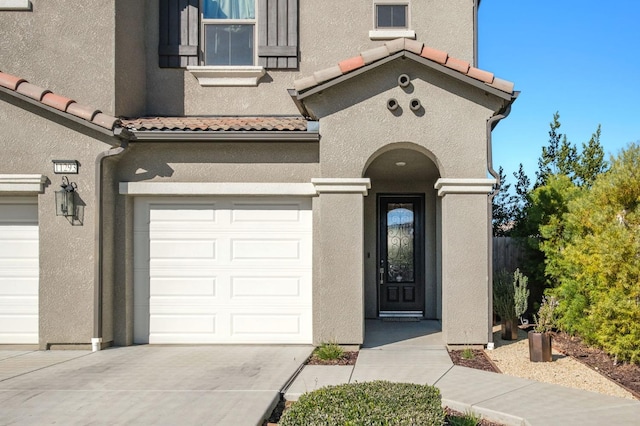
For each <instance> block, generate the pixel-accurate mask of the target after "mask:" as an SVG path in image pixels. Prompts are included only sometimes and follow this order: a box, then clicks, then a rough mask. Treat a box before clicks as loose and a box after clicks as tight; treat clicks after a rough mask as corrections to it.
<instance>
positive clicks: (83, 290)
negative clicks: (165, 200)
mask: <svg viewBox="0 0 640 426" xmlns="http://www.w3.org/2000/svg"><path fill="white" fill-rule="evenodd" d="M7 101H9V102H7ZM17 104H18V105H19V106H16V105H14V101H13V99H12V98H8V97H6V95H0V123H5V124H8V123H19V125H3V130H2V132H0V152H2V159H3V165H2V168H1V169H0V174H42V175H45V176H47V177H48V182H47V184H46V185H45V189H44V193H42V194H39V195H38V220H39V225H40V245H39V251H40V282H39V295H40V298H39V303H40V337H39V338H40V343H39V346H40V348H41V349H46V348H47V347H48V346H49V345H52V346H54V347H55V346H56V345H57V344H60V343H62V344H85V345H90V342H91V337H94V336H93V324H94V320H93V315H94V309H93V306H94V303H93V300H94V277H93V274H94V263H93V259H94V257H93V254H94V238H93V236H94V214H95V201H94V187H95V184H94V162H95V158H96V156H97V155H98V153H99V152H101V151H104V150H107V149H109V147H110V145H109V142H110V141H111V139H109V138H108V137H106V136H102V135H101V134H99V133H97V132H92V131H90V130H88V129H86V128H84V127H83V126H80V125H77V124H75V123H73V122H70V121H66V120H61V119H60V118H59V117H58V116H56V115H53V114H49V113H44V114H42V115H40V114H39V113H38V112H39V110H38V109H35V110H34V109H33V108H31V107H29V105H26V104H23V103H22V102H19V101H18V102H17ZM23 107H24V108H27V109H24V108H23ZM56 121H59V122H60V123H57V122H56ZM54 159H56V160H69V159H73V160H78V161H79V163H80V167H79V173H78V174H77V175H67V176H68V178H69V180H70V181H71V182H75V183H76V184H77V186H78V189H77V191H78V195H79V198H80V199H81V202H82V203H83V204H84V208H83V217H81V220H82V224H81V225H80V224H77V225H76V226H72V225H71V223H70V222H69V221H68V220H67V218H65V217H62V216H56V213H55V197H54V192H55V191H57V190H58V189H60V184H61V180H62V175H55V174H54V173H53V163H52V160H54ZM0 196H2V194H0Z"/></svg>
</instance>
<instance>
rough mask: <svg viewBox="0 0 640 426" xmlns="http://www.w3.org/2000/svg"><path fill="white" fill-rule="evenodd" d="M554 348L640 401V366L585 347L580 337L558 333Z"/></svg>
mask: <svg viewBox="0 0 640 426" xmlns="http://www.w3.org/2000/svg"><path fill="white" fill-rule="evenodd" d="M552 344H553V347H554V348H555V349H556V350H558V351H559V352H561V353H563V354H564V355H568V356H570V357H572V358H574V359H576V360H578V361H580V362H581V363H583V364H585V365H587V366H588V367H591V368H592V369H593V370H595V371H597V372H598V373H600V374H602V375H603V376H605V377H608V378H609V379H611V380H613V381H614V382H616V383H618V384H619V385H620V386H622V387H623V388H625V389H627V390H628V391H629V392H631V393H632V394H633V396H635V397H636V398H637V399H640V365H638V364H628V363H622V362H617V363H616V362H615V359H614V358H612V357H610V356H609V355H607V354H606V353H605V352H604V351H603V350H601V349H597V348H592V347H590V346H587V345H585V344H584V343H583V342H582V339H580V338H579V337H574V336H570V335H568V334H567V333H562V332H558V333H555V334H554V335H553V338H552Z"/></svg>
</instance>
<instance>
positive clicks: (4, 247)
mask: <svg viewBox="0 0 640 426" xmlns="http://www.w3.org/2000/svg"><path fill="white" fill-rule="evenodd" d="M5 234H6V232H5ZM37 254H38V239H37V237H36V238H35V239H32V240H24V239H23V240H19V239H17V236H16V237H15V238H2V239H1V240H0V258H1V259H5V260H16V259H37Z"/></svg>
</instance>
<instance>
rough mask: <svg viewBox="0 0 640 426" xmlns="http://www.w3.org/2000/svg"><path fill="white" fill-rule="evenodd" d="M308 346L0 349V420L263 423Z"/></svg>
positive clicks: (30, 422) (2, 422)
mask: <svg viewBox="0 0 640 426" xmlns="http://www.w3.org/2000/svg"><path fill="white" fill-rule="evenodd" d="M312 349H313V348H312V347H311V346H271V345H269V346H257V345H254V346H150V345H144V346H130V347H125V348H112V349H106V350H103V351H100V352H95V353H91V352H88V351H15V350H3V349H1V348H0V425H5V424H11V425H36V424H37V425H41V424H63V425H86V424H98V425H124V424H126V425H233V426H237V425H240V426H241V425H247V426H255V425H262V422H263V419H265V418H266V417H268V416H269V414H271V411H272V410H273V408H274V407H275V405H276V403H277V402H278V401H279V399H280V395H281V390H282V389H283V388H284V386H285V385H286V383H287V382H288V381H289V380H290V379H291V377H293V376H294V375H295V373H296V372H297V370H298V369H299V368H300V366H301V365H302V363H303V362H304V361H305V360H306V359H307V357H308V356H309V355H310V354H311V351H312Z"/></svg>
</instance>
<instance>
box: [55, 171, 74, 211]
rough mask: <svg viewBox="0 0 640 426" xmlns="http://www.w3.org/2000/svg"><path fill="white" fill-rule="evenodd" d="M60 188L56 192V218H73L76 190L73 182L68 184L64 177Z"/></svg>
mask: <svg viewBox="0 0 640 426" xmlns="http://www.w3.org/2000/svg"><path fill="white" fill-rule="evenodd" d="M60 187H61V188H62V189H61V190H60V191H56V216H65V217H74V216H75V215H76V189H77V188H78V185H76V183H75V182H71V183H69V179H68V178H67V177H66V176H62V185H60Z"/></svg>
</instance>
